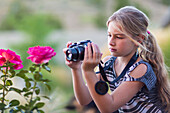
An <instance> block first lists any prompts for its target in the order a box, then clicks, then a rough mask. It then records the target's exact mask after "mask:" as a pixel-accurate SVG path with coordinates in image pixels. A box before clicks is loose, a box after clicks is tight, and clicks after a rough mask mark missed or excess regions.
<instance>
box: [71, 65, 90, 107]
mask: <svg viewBox="0 0 170 113" xmlns="http://www.w3.org/2000/svg"><path fill="white" fill-rule="evenodd" d="M71 72H72V79H73V88H74V94H75V97H76V99H77V101H78V102H79V103H80V104H81V105H87V104H89V103H90V102H91V101H92V98H91V96H90V93H89V90H88V88H87V86H86V85H85V82H84V80H83V77H82V71H81V69H80V68H79V69H71Z"/></svg>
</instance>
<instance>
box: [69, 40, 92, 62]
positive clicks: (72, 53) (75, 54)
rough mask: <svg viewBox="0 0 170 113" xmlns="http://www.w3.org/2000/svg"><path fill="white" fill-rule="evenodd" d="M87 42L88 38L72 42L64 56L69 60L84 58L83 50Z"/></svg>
mask: <svg viewBox="0 0 170 113" xmlns="http://www.w3.org/2000/svg"><path fill="white" fill-rule="evenodd" d="M87 43H91V41H90V40H83V41H80V42H76V43H73V44H71V45H70V46H69V48H68V49H67V51H66V58H67V60H69V61H80V60H83V59H84V50H85V46H87Z"/></svg>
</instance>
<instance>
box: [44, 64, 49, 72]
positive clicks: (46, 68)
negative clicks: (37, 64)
mask: <svg viewBox="0 0 170 113" xmlns="http://www.w3.org/2000/svg"><path fill="white" fill-rule="evenodd" d="M42 67H43V68H44V69H45V70H46V71H48V72H51V69H50V68H49V67H48V66H47V65H42Z"/></svg>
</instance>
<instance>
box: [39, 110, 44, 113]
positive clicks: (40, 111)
mask: <svg viewBox="0 0 170 113" xmlns="http://www.w3.org/2000/svg"><path fill="white" fill-rule="evenodd" d="M37 112H38V113H45V112H44V111H43V110H37Z"/></svg>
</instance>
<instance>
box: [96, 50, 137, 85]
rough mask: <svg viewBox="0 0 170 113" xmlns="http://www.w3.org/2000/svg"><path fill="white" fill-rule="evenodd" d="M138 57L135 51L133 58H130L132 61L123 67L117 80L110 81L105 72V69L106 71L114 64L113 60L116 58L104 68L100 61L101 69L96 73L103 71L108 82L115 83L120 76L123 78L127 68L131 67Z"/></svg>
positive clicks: (102, 73)
mask: <svg viewBox="0 0 170 113" xmlns="http://www.w3.org/2000/svg"><path fill="white" fill-rule="evenodd" d="M137 58H138V55H136V53H135V54H134V55H133V56H132V58H131V59H130V61H129V62H128V64H127V65H126V67H125V68H124V69H123V71H122V73H121V74H120V75H119V76H118V77H117V78H116V79H115V80H113V81H111V82H110V81H108V79H107V77H106V74H105V71H106V70H107V69H108V68H109V67H110V66H111V65H113V62H114V61H115V59H114V60H112V62H111V63H110V64H109V65H108V66H105V67H104V68H103V67H102V65H101V63H99V70H100V71H99V72H96V74H97V73H101V75H102V77H103V79H104V80H105V81H106V82H108V83H110V84H113V83H115V82H117V81H118V80H119V79H120V78H122V77H123V76H124V75H125V74H126V72H127V70H128V69H129V68H130V66H132V65H133V64H134V63H135V62H136V60H137Z"/></svg>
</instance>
